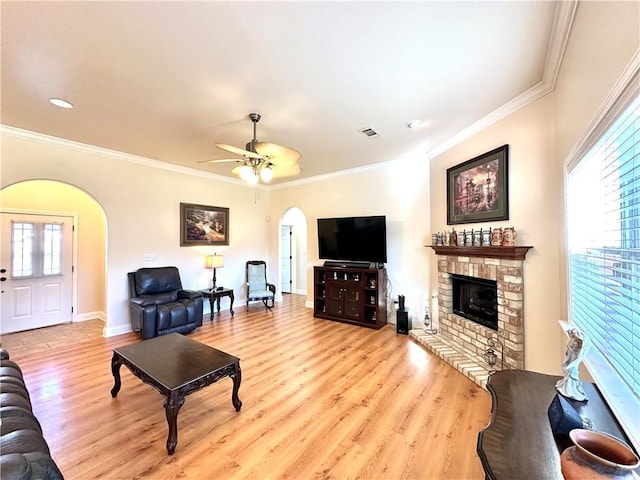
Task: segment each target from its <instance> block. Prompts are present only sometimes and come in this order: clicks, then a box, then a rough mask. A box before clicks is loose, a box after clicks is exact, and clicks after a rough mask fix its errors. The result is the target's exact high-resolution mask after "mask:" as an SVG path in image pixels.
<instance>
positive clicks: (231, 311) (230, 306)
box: [229, 290, 234, 317]
mask: <svg viewBox="0 0 640 480" xmlns="http://www.w3.org/2000/svg"><path fill="white" fill-rule="evenodd" d="M229 298H230V299H231V304H230V305H229V312H230V313H231V316H232V317H233V299H234V298H233V290H231V293H229Z"/></svg>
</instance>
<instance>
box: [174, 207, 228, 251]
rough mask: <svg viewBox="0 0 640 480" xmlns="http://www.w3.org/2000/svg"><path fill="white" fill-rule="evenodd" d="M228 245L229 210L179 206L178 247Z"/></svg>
mask: <svg viewBox="0 0 640 480" xmlns="http://www.w3.org/2000/svg"><path fill="white" fill-rule="evenodd" d="M192 245H229V209H228V208H225V207H210V206H208V205H194V204H192V203H181V204H180V246H181V247H189V246H192Z"/></svg>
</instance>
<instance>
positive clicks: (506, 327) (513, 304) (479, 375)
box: [410, 247, 531, 386]
mask: <svg viewBox="0 0 640 480" xmlns="http://www.w3.org/2000/svg"><path fill="white" fill-rule="evenodd" d="M523 248H524V249H525V250H524V254H523V253H522V249H523ZM529 248H531V247H520V250H519V251H517V252H514V250H513V249H511V250H510V251H506V250H505V249H504V248H503V247H474V248H472V249H471V248H464V249H456V248H455V247H449V248H446V249H438V247H435V248H434V249H435V250H436V253H437V260H438V324H437V325H436V326H437V330H438V333H437V334H427V333H424V331H423V330H421V329H419V330H412V331H411V332H410V334H411V337H412V338H414V339H415V340H416V341H417V342H419V343H420V344H422V345H423V346H425V347H427V348H428V349H429V350H431V351H433V352H434V353H436V354H437V355H438V356H440V357H441V358H442V359H443V360H444V361H446V362H447V363H449V364H450V365H452V366H453V367H455V368H457V369H458V370H459V371H460V372H462V373H463V374H465V375H467V376H468V377H469V378H471V379H472V380H474V381H475V382H476V383H478V384H479V385H482V386H484V385H485V384H486V379H487V377H488V368H489V367H488V365H487V364H486V362H485V361H484V359H483V355H484V353H485V351H486V349H487V339H488V338H489V337H496V336H497V337H498V338H499V339H500V341H501V342H502V344H503V345H504V347H503V355H504V368H505V369H509V368H517V369H522V368H524V358H525V351H524V292H523V260H524V255H526V251H527V250H528V249H529ZM438 250H440V251H438ZM456 250H459V251H460V252H461V253H464V255H454V254H452V253H455V252H456ZM510 253H511V254H510ZM451 274H458V275H466V276H469V277H477V278H483V279H486V280H495V281H496V282H497V295H498V330H497V331H495V330H492V329H490V328H487V327H484V326H482V325H479V324H477V323H475V322H473V321H471V320H467V319H466V318H464V317H461V316H459V315H456V314H454V313H453V305H452V304H453V294H452V282H451ZM494 350H496V353H497V354H498V355H500V352H499V351H498V350H499V349H494ZM500 367H501V365H500V359H499V358H498V361H497V363H496V365H495V367H494V368H495V369H496V370H499V369H500Z"/></svg>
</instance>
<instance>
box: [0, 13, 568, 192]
mask: <svg viewBox="0 0 640 480" xmlns="http://www.w3.org/2000/svg"><path fill="white" fill-rule="evenodd" d="M559 5H562V2H560V3H558V2H549V1H522V2H510V1H498V2H486V1H485V2H477V1H476V2H335V1H334V2H211V1H209V2H150V1H137V2H26V1H23V2H9V1H3V2H2V4H1V15H2V57H1V61H2V79H1V80H2V84H1V87H2V90H1V102H2V103H1V115H2V116H1V121H2V124H4V125H8V126H12V127H17V128H20V129H26V130H30V131H35V132H40V133H44V134H47V135H52V136H55V137H60V138H64V139H69V140H73V141H77V142H81V143H86V144H91V145H96V146H99V147H104V148H108V149H112V150H117V151H120V152H125V153H129V154H133V155H138V156H143V157H147V158H150V159H155V160H159V161H163V162H169V163H174V164H178V165H183V166H186V167H190V168H197V169H202V170H206V171H209V172H215V173H218V174H222V175H230V171H231V168H232V167H233V166H234V164H230V163H219V164H202V163H198V161H201V160H207V159H214V158H229V156H230V154H229V153H227V152H225V151H223V150H219V149H217V148H215V146H214V144H215V143H227V144H231V145H235V146H238V147H241V148H244V146H245V144H246V143H247V142H248V141H249V140H251V137H252V134H253V130H252V129H253V127H252V124H251V121H250V120H249V119H248V118H247V115H248V114H249V113H250V112H254V111H255V112H259V113H260V114H261V115H262V120H261V121H260V123H258V126H257V133H258V140H260V141H267V142H273V143H278V144H281V145H285V146H290V147H293V148H295V149H297V150H299V151H300V152H301V153H302V159H301V161H300V164H301V167H302V171H303V172H302V174H301V175H300V176H298V177H295V179H296V180H297V179H300V178H305V177H310V176H317V175H323V174H327V173H331V172H336V171H341V170H345V169H350V168H356V167H362V166H365V165H370V164H374V163H379V162H385V161H389V160H395V159H400V158H404V157H406V156H409V155H415V154H422V155H425V154H427V153H428V152H433V151H434V149H438V148H441V147H442V145H443V144H446V143H447V142H450V141H451V139H452V138H454V137H455V136H456V135H458V134H459V133H460V132H461V131H463V130H465V129H467V128H468V127H470V126H471V125H473V124H476V123H477V122H479V121H481V120H482V119H483V118H486V117H487V115H490V114H491V113H492V112H494V111H496V109H499V108H500V107H501V106H503V105H505V104H507V103H508V102H510V101H512V100H513V99H515V98H517V97H519V96H522V95H523V94H525V93H526V92H528V91H531V89H533V88H535V87H536V86H537V85H540V84H541V83H542V82H543V81H544V80H545V75H547V76H548V74H549V72H548V70H549V63H547V62H548V60H549V57H550V56H554V55H555V56H557V53H554V52H553V50H554V48H553V45H554V44H557V38H558V37H563V36H564V37H566V28H568V27H562V26H561V28H557V27H556V28H554V24H557V23H558V22H557V21H556V20H555V18H557V17H556V15H557V12H556V8H559V9H561V8H562V7H560V6H559ZM562 28H564V30H562ZM554 42H555V43H554ZM555 50H556V52H557V51H559V50H558V49H557V48H556V49H555ZM548 52H549V53H548ZM552 60H553V59H552ZM545 65H546V71H545ZM552 73H553V72H552ZM51 97H58V98H63V99H66V100H68V101H70V102H72V103H73V104H74V105H75V108H74V109H72V110H63V109H59V108H56V107H54V106H52V105H51V104H50V103H49V102H48V101H47V100H48V99H49V98H51ZM413 119H421V120H423V121H424V123H423V125H422V127H421V128H419V129H416V130H410V129H408V128H407V127H406V126H405V124H406V123H407V122H408V121H409V120H413ZM366 127H370V128H374V129H375V130H377V131H378V132H379V133H380V136H379V137H375V138H371V139H368V138H366V137H364V136H363V135H362V134H360V133H359V130H360V129H362V128H366ZM504 142H505V143H508V139H504ZM479 153H482V152H479ZM426 158H427V157H426V155H425V161H427V159H426ZM284 180H285V181H286V180H291V179H284Z"/></svg>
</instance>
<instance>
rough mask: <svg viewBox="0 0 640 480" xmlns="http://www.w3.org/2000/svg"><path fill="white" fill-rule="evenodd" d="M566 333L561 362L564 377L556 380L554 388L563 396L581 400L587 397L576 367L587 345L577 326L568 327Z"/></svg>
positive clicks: (586, 349) (584, 353)
mask: <svg viewBox="0 0 640 480" xmlns="http://www.w3.org/2000/svg"><path fill="white" fill-rule="evenodd" d="M567 335H569V341H568V342H567V352H566V355H565V358H564V362H562V371H563V372H564V378H563V379H562V380H558V381H557V382H556V390H558V392H560V394H562V395H564V396H565V397H568V398H572V399H574V400H578V401H579V402H583V401H585V400H588V398H587V394H586V393H585V391H584V388H582V382H581V381H580V378H579V374H578V367H579V366H580V362H582V360H583V359H584V357H585V356H586V354H587V351H588V350H589V348H588V347H589V345H588V342H587V339H586V338H585V336H584V334H583V333H582V332H581V331H580V330H578V329H577V328H573V327H572V328H569V329H568V330H567Z"/></svg>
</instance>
